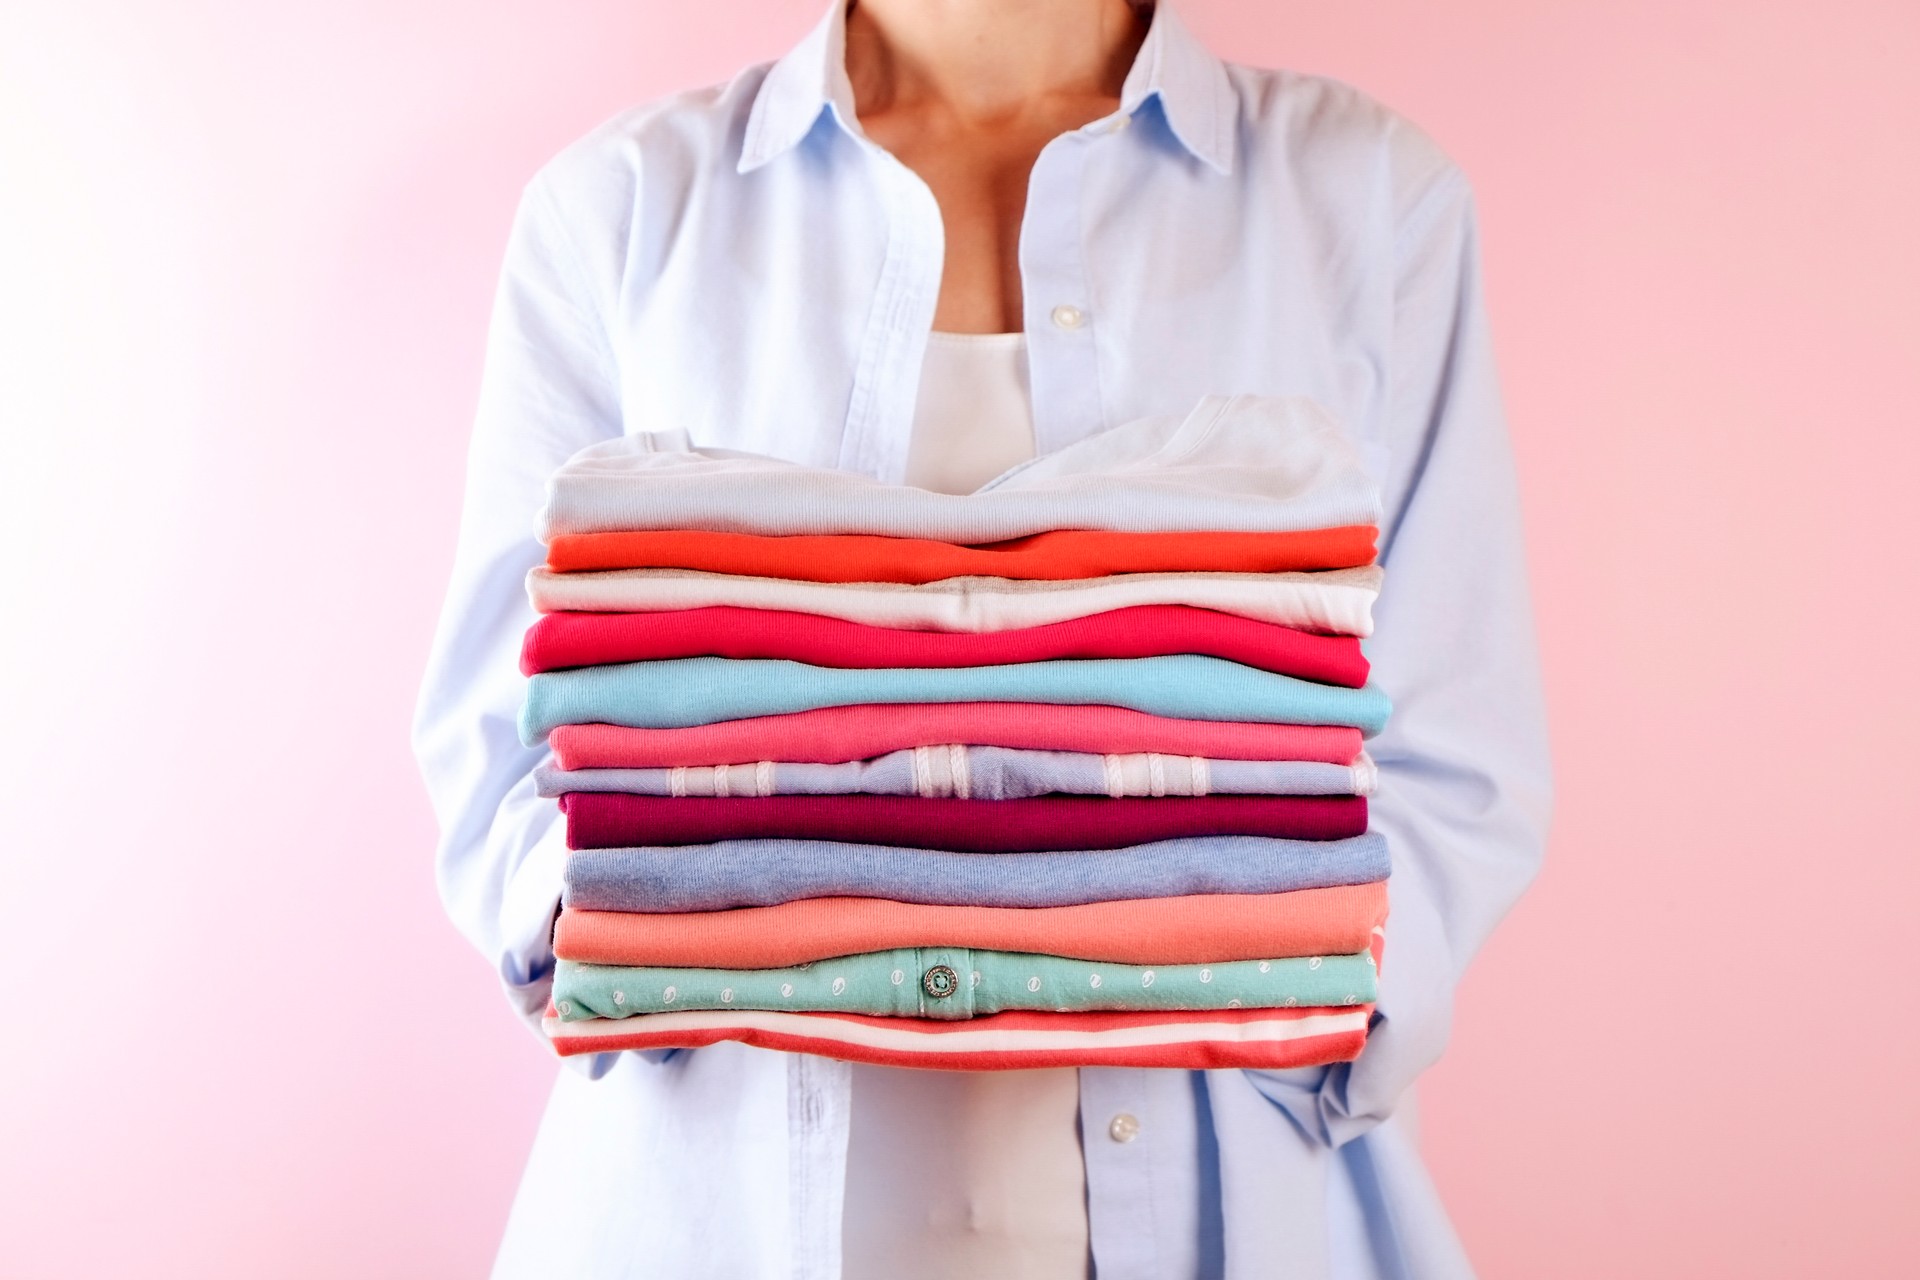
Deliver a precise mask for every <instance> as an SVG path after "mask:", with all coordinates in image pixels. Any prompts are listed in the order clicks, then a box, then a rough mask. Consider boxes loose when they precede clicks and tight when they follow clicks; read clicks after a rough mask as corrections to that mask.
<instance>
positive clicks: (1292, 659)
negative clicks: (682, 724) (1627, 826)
mask: <svg viewBox="0 0 1920 1280" xmlns="http://www.w3.org/2000/svg"><path fill="white" fill-rule="evenodd" d="M1176 653H1197V654H1204V655H1206V656H1208V657H1214V658H1225V659H1226V660H1228V661H1229V662H1238V663H1241V664H1242V665H1244V666H1249V667H1257V668H1259V669H1260V670H1263V671H1277V672H1280V673H1281V674H1283V675H1290V676H1298V677H1299V678H1301V679H1303V680H1318V681H1321V682H1323V683H1327V684H1338V685H1346V686H1348V687H1351V688H1355V689H1357V688H1359V687H1361V686H1362V685H1364V684H1365V683H1366V682H1367V660H1366V658H1365V657H1364V656H1363V655H1362V653H1361V651H1360V641H1359V640H1358V639H1356V638H1354V637H1353V636H1327V635H1315V634H1313V633H1311V632H1307V631H1300V630H1296V629H1294V628H1291V627H1279V626H1275V625H1273V624H1272V623H1269V622H1255V621H1253V620H1251V619H1248V618H1237V617H1234V616H1233V615H1231V614H1225V613H1215V612H1213V611H1212V610H1208V609H1189V608H1183V607H1179V606H1173V605H1149V606H1142V607H1139V608H1132V609H1115V610H1112V611H1110V612H1107V613H1097V614H1093V615H1091V616H1089V617H1085V618H1075V619H1072V620H1071V621H1067V622H1056V623H1051V624H1049V625H1047V626H1040V627H1021V628H1019V629H1017V630H1013V631H987V632H947V631H916V630H908V629H902V628H897V627H876V626H870V625H868V624H866V623H860V622H848V621H846V620H844V619H841V618H822V617H819V616H816V615H814V614H808V613H794V612H792V611H788V610H779V609H737V608H727V607H719V608H711V609H675V610H671V611H668V612H665V613H551V614H548V615H547V616H545V617H543V618H541V619H540V620H539V621H538V622H536V623H535V624H534V625H533V626H532V627H531V628H529V629H528V631H527V637H526V642H525V643H524V644H523V645H522V646H521V650H520V670H521V671H522V672H523V673H524V674H526V675H534V674H537V673H538V672H542V671H554V670H559V669H561V668H566V667H587V666H597V665H600V664H602V663H612V662H644V661H653V660H657V659H662V658H697V657H717V658H786V659H790V660H792V661H796V662H806V663H810V664H812V665H814V666H818V667H984V666H995V665H998V664H1002V663H1016V662H1045V661H1051V660H1055V659H1061V658H1076V659H1092V658H1152V657H1160V656H1162V655H1166V654H1176Z"/></svg>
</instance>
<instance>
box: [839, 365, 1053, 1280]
mask: <svg viewBox="0 0 1920 1280" xmlns="http://www.w3.org/2000/svg"><path fill="white" fill-rule="evenodd" d="M1032 456H1033V407H1032V398H1031V396H1030V395H1029V393H1028V382H1027V346H1026V338H1025V335H1023V334H1018V333H995V334H955V333H935V334H933V335H932V336H931V338H930V340H929V341H928V344H927V356H926V363H925V365H924V366H923V367H922V370H921V374H920V398H919V401H918V403H917V404H916V406H915V409H914V419H913V437H912V441H911V443H910V444H909V445H908V448H907V483H908V484H910V485H914V486H917V487H918V488H922V489H932V490H935V491H937V492H940V493H971V492H973V491H974V490H975V489H977V488H979V487H980V486H981V485H983V484H985V483H986V482H987V481H989V480H991V479H993V478H994V477H995V476H997V475H999V474H1000V473H1001V472H1002V471H1005V470H1006V469H1007V468H1009V467H1012V466H1016V465H1018V464H1019V463H1022V462H1024V461H1026V460H1027V459H1028V458H1031V457H1032ZM1086 1185H1087V1183H1086V1163H1085V1161H1084V1160H1083V1159H1082V1157H1081V1152H1080V1073H1079V1072H1077V1071H1073V1070H1071V1069H1067V1070H1053V1071H997V1072H996V1071H906V1070H898V1069H894V1068H889V1067H865V1066H856V1067H854V1068H853V1123H852V1130H851V1132H850V1134H849V1135H848V1139H847V1191H846V1209H845V1213H844V1236H843V1239H844V1248H843V1257H844V1260H845V1261H844V1268H843V1272H842V1274H843V1277H844V1280H900V1278H901V1277H906V1276H911V1277H914V1278H915V1280H978V1278H979V1277H988V1276H990V1277H993V1278H994V1280H1086V1276H1087V1274H1088V1271H1089V1265H1088V1252H1087V1190H1086Z"/></svg>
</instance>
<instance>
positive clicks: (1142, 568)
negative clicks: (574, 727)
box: [547, 525, 1377, 583]
mask: <svg viewBox="0 0 1920 1280" xmlns="http://www.w3.org/2000/svg"><path fill="white" fill-rule="evenodd" d="M1376 537H1377V530H1375V529H1374V528H1373V527H1372V526H1371V525H1349V526H1347V527H1344V528H1338V529H1297V530H1290V531H1288V532H1284V533H1235V532H1227V531H1221V530H1208V531H1203V532H1189V533H1168V532H1151V533H1114V532H1109V531H1106V530H1102V529H1053V530H1048V531H1047V532H1045V533H1036V534H1032V535H1030V536H1028V537H1025V538H1016V539H1013V540H1012V541H1008V542H996V543H989V544H987V545H985V546H958V545H955V544H954V543H950V542H936V541H933V540H931V539H928V538H902V537H884V536H878V535H873V534H824V535H806V534H800V535H792V536H788V537H768V536H766V535H764V534H752V533H721V532H717V531H715V530H711V529H618V530H613V531H610V532H606V533H563V534H560V535H558V536H557V537H555V538H554V539H553V541H552V542H550V543H549V544H548V545H547V567H548V568H549V569H552V570H554V571H555V572H558V573H579V572H582V571H593V570H604V569H693V570H697V571H699V572H701V573H733V574H744V575H746V576H748V577H754V578H785V579H787V580H789V581H793V582H914V583H919V582H938V581H939V580H940V579H942V578H971V577H986V578H1024V579H1028V580H1032V581H1048V582H1057V581H1061V580H1064V579H1070V578H1104V577H1110V576H1112V575H1114V574H1119V573H1300V572H1312V571H1315V570H1320V569H1352V568H1357V567H1359V566H1361V565H1368V564H1372V563H1373V558H1374V542H1375V539H1376Z"/></svg>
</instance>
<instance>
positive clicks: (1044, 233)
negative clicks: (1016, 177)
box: [1020, 115, 1127, 454]
mask: <svg viewBox="0 0 1920 1280" xmlns="http://www.w3.org/2000/svg"><path fill="white" fill-rule="evenodd" d="M1126 121H1127V117H1126V116H1125V115H1114V116H1111V117H1109V118H1108V119H1106V120H1101V121H1096V122H1095V123H1093V124H1091V125H1088V126H1087V127H1086V128H1083V129H1077V130H1075V131H1074V132H1072V133H1066V134H1062V135H1060V136H1059V137H1057V138H1055V139H1054V140H1053V141H1051V142H1049V143H1048V144H1047V145H1046V147H1045V148H1044V149H1043V150H1042V151H1041V152H1040V156H1039V158H1038V159H1037V160H1035V161H1034V165H1033V172H1032V175H1031V176H1030V177H1029V179H1028V181H1027V208H1026V214H1025V216H1024V218H1023V219H1022V221H1021V224H1020V288H1021V295H1022V321H1023V323H1024V325H1025V327H1026V334H1027V368H1028V377H1029V382H1030V386H1031V388H1032V397H1033V436H1034V449H1035V451H1036V452H1037V453H1042V454H1045V453H1051V452H1053V451H1054V450H1055V449H1059V448H1062V447H1063V446H1065V445H1069V444H1072V443H1073V442H1074V441H1076V440H1084V439H1085V438H1086V437H1088V436H1090V435H1092V434H1094V433H1095V432H1097V431H1099V430H1100V429H1101V428H1102V427H1104V426H1105V425H1106V414H1105V411H1104V409H1103V407H1102V397H1101V389H1100V361H1099V347H1098V344H1097V342H1096V338H1097V335H1098V330H1099V325H1100V319H1101V317H1100V311H1099V306H1098V300H1097V299H1096V298H1095V297H1094V296H1093V289H1092V287H1091V284H1090V281H1089V279H1088V275H1087V260H1086V236H1085V233H1084V227H1085V217H1084V210H1083V208H1082V203H1083V200H1084V196H1085V190H1086V177H1087V165H1088V162H1089V160H1090V159H1091V158H1092V156H1093V153H1094V148H1095V147H1097V146H1099V145H1101V143H1102V141H1103V140H1104V138H1105V136H1106V135H1108V134H1111V133H1117V132H1118V131H1119V130H1120V129H1122V128H1124V127H1125V126H1126Z"/></svg>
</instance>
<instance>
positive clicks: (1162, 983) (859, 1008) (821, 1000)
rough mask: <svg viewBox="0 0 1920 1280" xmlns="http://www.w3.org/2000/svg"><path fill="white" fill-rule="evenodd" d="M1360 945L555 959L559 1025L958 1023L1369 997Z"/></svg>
mask: <svg viewBox="0 0 1920 1280" xmlns="http://www.w3.org/2000/svg"><path fill="white" fill-rule="evenodd" d="M1378 994H1379V984H1378V972H1377V970H1376V969H1375V968H1374V963H1373V955H1372V953H1371V952H1366V951H1362V952H1357V953H1355V954H1353V955H1340V956H1313V957H1307V958H1295V959H1290V960H1237V961H1232V962H1229V963H1226V964H1213V965H1197V964H1189V965H1166V966H1163V967H1158V968H1149V967H1146V966H1142V965H1127V964H1097V963H1094V962H1092V961H1087V960H1069V959H1065V958H1063V957H1061V956H1043V955H1027V954H1023V953H1020V952H1011V951H974V950H970V949H968V948H965V947H917V948H911V947H910V948H905V949H902V950H897V951H872V952H867V953H865V954H862V955H853V956H840V957H838V958H836V959H832V960H820V961H816V962H815V963H813V964H810V965H802V966H800V967H798V968H791V969H655V968H622V967H618V966H614V965H595V964H578V963H575V962H573V961H570V960H562V961H560V962H559V966H558V968H557V969H556V971H555V973H554V979H553V1007H554V1009H555V1011H556V1012H558V1013H559V1015H560V1018H561V1020H562V1021H563V1022H578V1021H581V1020H582V1019H585V1018H625V1017H629V1016H631V1015H633V1014H636V1013H666V1012H669V1011H671V1010H676V1009H679V1010H685V1009H693V1010H716V1009H755V1010H761V1009H787V1010H793V1011H796V1012H808V1013H816V1012H822V1011H828V1012H834V1013H865V1014H874V1015H878V1016H881V1017H894V1018H940V1019H946V1020H963V1019H967V1018H976V1017H979V1018H984V1017H986V1016H987V1015H988V1014H994V1013H1007V1012H1010V1011H1013V1010H1040V1011H1051V1012H1056V1013H1093V1012H1126V1011H1130V1010H1147V1009H1195V1010H1207V1009H1241V1008H1245V1009H1282V1008H1288V1009H1290V1008H1293V1007H1295V1006H1301V1005H1304V1006H1314V1007H1319V1006H1333V1005H1354V1004H1371V1003H1372V1002H1373V1001H1374V999H1375V997H1376V996H1377V995H1378Z"/></svg>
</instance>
